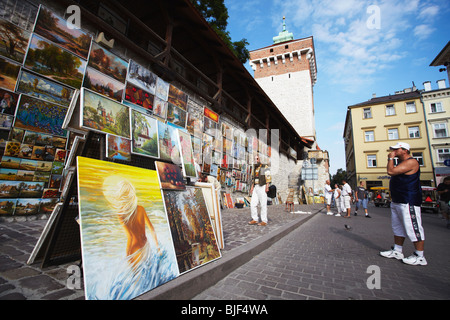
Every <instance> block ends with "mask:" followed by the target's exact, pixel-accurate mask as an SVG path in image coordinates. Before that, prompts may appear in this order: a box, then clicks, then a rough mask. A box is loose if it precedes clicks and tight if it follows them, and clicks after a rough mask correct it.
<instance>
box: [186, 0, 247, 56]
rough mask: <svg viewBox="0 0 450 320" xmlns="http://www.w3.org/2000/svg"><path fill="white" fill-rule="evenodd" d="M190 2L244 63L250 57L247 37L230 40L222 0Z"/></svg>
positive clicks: (194, 0) (193, 0)
mask: <svg viewBox="0 0 450 320" xmlns="http://www.w3.org/2000/svg"><path fill="white" fill-rule="evenodd" d="M191 2H192V3H193V4H194V6H195V7H196V8H197V9H198V10H199V11H200V12H201V14H202V15H203V17H204V18H205V20H206V21H208V23H209V25H210V26H211V27H212V28H213V29H214V31H216V33H217V34H218V35H219V36H220V37H221V38H222V40H223V41H225V43H226V44H227V46H228V47H229V48H230V49H231V51H233V52H234V54H235V55H236V56H237V57H238V59H239V60H240V61H241V62H242V63H243V64H244V63H246V62H247V60H248V59H249V58H250V53H249V52H248V49H247V46H248V42H247V39H245V38H243V39H241V40H239V41H232V40H231V36H230V33H229V32H228V31H227V30H226V29H227V25H228V17H229V16H228V9H227V7H226V6H225V4H224V0H191Z"/></svg>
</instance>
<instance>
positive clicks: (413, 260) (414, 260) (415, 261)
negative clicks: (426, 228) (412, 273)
mask: <svg viewBox="0 0 450 320" xmlns="http://www.w3.org/2000/svg"><path fill="white" fill-rule="evenodd" d="M402 261H403V262H404V263H406V264H409V265H412V266H426V265H427V260H426V259H425V257H419V256H418V255H417V253H415V252H413V254H412V255H410V256H409V257H408V258H404V259H402Z"/></svg>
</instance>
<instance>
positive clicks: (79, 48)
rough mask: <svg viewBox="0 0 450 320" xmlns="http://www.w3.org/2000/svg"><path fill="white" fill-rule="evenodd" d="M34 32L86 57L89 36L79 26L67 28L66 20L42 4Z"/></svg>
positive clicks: (89, 41)
mask: <svg viewBox="0 0 450 320" xmlns="http://www.w3.org/2000/svg"><path fill="white" fill-rule="evenodd" d="M34 32H36V33H37V34H39V35H41V36H43V37H45V38H46V39H48V40H50V41H52V42H54V43H56V44H57V45H59V46H61V47H63V48H64V49H67V50H68V51H70V52H72V53H75V54H77V55H79V56H80V57H82V58H83V59H87V56H88V53H89V48H90V46H91V36H90V35H89V34H87V33H86V32H84V31H82V30H81V29H79V28H72V29H71V28H69V27H68V22H67V21H66V20H64V19H62V18H60V17H58V16H57V15H55V14H54V13H53V12H51V11H50V10H48V9H47V8H45V7H43V6H41V7H40V10H39V13H38V17H37V19H36V24H35V27H34Z"/></svg>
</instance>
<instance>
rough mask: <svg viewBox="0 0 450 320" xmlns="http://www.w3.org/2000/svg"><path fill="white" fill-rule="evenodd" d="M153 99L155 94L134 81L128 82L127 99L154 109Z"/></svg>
mask: <svg viewBox="0 0 450 320" xmlns="http://www.w3.org/2000/svg"><path fill="white" fill-rule="evenodd" d="M153 99H154V96H153V95H152V94H150V93H149V92H147V91H145V90H142V89H141V88H139V87H136V86H135V85H133V84H132V83H129V82H127V86H126V88H125V100H126V101H129V102H131V103H134V104H137V105H138V106H140V107H142V108H144V109H146V110H149V111H152V110H153Z"/></svg>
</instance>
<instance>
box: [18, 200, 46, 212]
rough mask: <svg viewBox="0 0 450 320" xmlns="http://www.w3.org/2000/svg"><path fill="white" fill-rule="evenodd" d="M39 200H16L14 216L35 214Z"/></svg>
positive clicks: (37, 210)
mask: <svg viewBox="0 0 450 320" xmlns="http://www.w3.org/2000/svg"><path fill="white" fill-rule="evenodd" d="M40 203H41V199H17V202H16V210H15V211H14V215H27V214H37V213H38V212H39V205H40Z"/></svg>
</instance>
